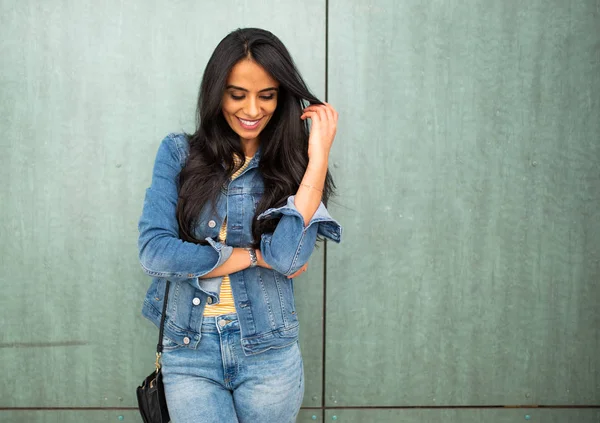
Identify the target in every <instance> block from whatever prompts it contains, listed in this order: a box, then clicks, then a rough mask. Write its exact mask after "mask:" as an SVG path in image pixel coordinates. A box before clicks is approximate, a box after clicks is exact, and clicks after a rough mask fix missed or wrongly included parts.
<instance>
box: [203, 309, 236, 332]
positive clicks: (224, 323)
mask: <svg viewBox="0 0 600 423" xmlns="http://www.w3.org/2000/svg"><path fill="white" fill-rule="evenodd" d="M239 328H240V323H239V321H238V316H237V314H236V313H231V314H223V315H222V316H204V317H203V318H202V328H201V330H200V331H201V332H204V333H208V332H213V333H218V332H223V331H224V330H239Z"/></svg>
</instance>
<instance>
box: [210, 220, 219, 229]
mask: <svg viewBox="0 0 600 423" xmlns="http://www.w3.org/2000/svg"><path fill="white" fill-rule="evenodd" d="M208 226H209V227H210V228H214V227H215V226H217V222H215V221H214V220H209V221H208Z"/></svg>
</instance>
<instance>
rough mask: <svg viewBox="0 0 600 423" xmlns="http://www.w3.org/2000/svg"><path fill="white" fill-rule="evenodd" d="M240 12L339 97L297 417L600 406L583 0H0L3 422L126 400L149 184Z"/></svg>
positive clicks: (528, 413) (141, 349)
mask: <svg viewBox="0 0 600 423" xmlns="http://www.w3.org/2000/svg"><path fill="white" fill-rule="evenodd" d="M245 26H257V27H262V28H266V29H269V30H271V31H272V32H274V33H275V34H277V35H278V36H279V37H280V38H281V39H282V41H283V42H284V43H285V44H286V45H287V46H288V48H289V50H290V51H291V53H292V55H293V56H294V58H295V59H296V61H297V64H298V66H299V68H300V70H301V72H302V73H303V75H304V76H305V79H306V80H307V82H308V84H309V86H310V87H311V88H312V90H313V91H314V92H315V93H316V94H317V95H318V96H319V97H321V98H323V99H327V100H328V101H329V102H330V103H332V104H333V105H334V106H335V107H336V108H337V109H338V111H339V113H340V123H339V130H338V136H337V138H336V142H335V144H334V147H333V153H332V159H331V170H332V172H333V175H334V178H335V180H336V182H337V186H338V196H337V197H336V198H335V199H334V201H333V202H332V204H331V205H330V210H331V212H332V214H333V215H334V216H335V217H336V218H337V219H338V220H339V221H340V222H341V223H342V224H343V226H344V231H345V232H344V240H343V243H342V244H340V245H325V246H323V247H321V248H319V249H318V250H317V252H316V253H315V256H314V257H313V258H312V259H311V265H310V268H309V271H308V272H307V273H306V274H305V275H303V276H302V277H301V278H298V279H297V281H296V292H297V302H298V312H299V314H300V316H301V321H302V322H301V324H302V336H301V343H302V349H303V354H304V361H305V371H306V394H305V399H304V408H303V410H302V412H301V414H300V416H299V418H298V421H299V422H309V421H314V420H317V421H333V420H337V421H339V422H347V423H359V422H360V423H362V422H380V423H386V422H390V423H391V422H410V423H413V422H414V423H417V422H457V423H458V422H461V423H463V422H466V423H475V422H481V421H488V422H494V423H505V422H506V423H508V422H518V421H522V420H525V419H528V420H531V421H538V422H542V421H543V422H545V423H548V422H556V423H565V422H578V423H597V422H598V421H600V353H599V351H600V306H599V304H600V283H599V282H600V1H598V0H530V1H527V2H524V1H519V0H505V1H501V2H498V1H492V0H432V1H429V2H423V1H420V0H385V1H384V0H381V1H374V0H372V1H371V0H366V1H365V0H360V1H359V0H328V1H326V0H305V1H302V2H296V1H291V0H286V1H281V0H266V1H262V2H248V1H214V0H204V1H193V2H192V1H169V2H167V1H160V0H157V1H154V2H145V1H128V2H124V1H117V0H106V1H102V2H93V1H91V0H83V1H75V0H64V1H58V0H48V1H44V2H42V1H34V0H19V1H16V0H12V1H8V0H0V57H1V62H0V63H1V69H2V72H1V73H0V132H1V133H2V137H1V138H0V163H1V165H0V178H1V181H2V183H1V184H0V205H1V207H0V263H1V266H0V283H1V286H2V295H1V296H0V327H1V330H0V369H1V370H2V375H3V383H2V384H0V421H2V422H82V421H85V422H92V423H94V422H106V421H114V422H118V421H126V422H140V421H141V419H140V418H139V417H138V414H137V410H136V409H135V407H136V403H135V395H134V392H135V387H136V386H137V384H138V383H139V382H140V381H141V380H142V379H143V377H144V376H146V374H147V373H148V372H149V371H150V370H151V368H152V365H153V360H154V353H153V349H154V347H155V342H156V336H157V331H156V329H155V328H154V327H153V326H152V325H151V324H150V323H149V322H147V321H146V320H145V319H143V318H142V316H141V314H140V308H141V304H142V300H143V296H144V293H145V290H146V289H147V287H148V285H149V282H150V279H149V278H147V277H146V276H145V275H144V274H143V273H142V271H141V269H140V266H139V263H138V259H137V249H136V241H137V220H138V217H139V215H140V212H141V207H142V201H143V196H144V190H145V188H146V187H147V186H148V185H149V182H150V174H151V167H152V162H153V159H154V155H155V153H156V149H157V148H158V145H159V142H160V140H161V139H162V138H163V136H164V135H165V134H167V133H168V132H176V131H181V130H185V131H192V130H193V128H194V109H195V102H196V96H197V90H198V86H199V83H200V78H201V75H202V72H203V70H204V66H205V65H206V62H207V60H208V57H209V55H210V54H211V53H212V50H213V48H214V47H215V46H216V44H217V43H218V41H219V40H220V39H221V38H223V37H224V36H225V35H226V34H227V33H228V32H229V31H231V30H233V29H235V28H238V27H245ZM457 406H462V407H465V408H456V407H457ZM512 406H519V407H518V408H506V407H512ZM538 406H545V407H538ZM566 406H569V407H570V408H567V407H566Z"/></svg>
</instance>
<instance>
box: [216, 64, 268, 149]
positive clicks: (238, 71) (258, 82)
mask: <svg viewBox="0 0 600 423" xmlns="http://www.w3.org/2000/svg"><path fill="white" fill-rule="evenodd" d="M278 88H279V83H278V82H277V81H275V80H274V79H273V78H272V77H271V75H269V74H268V73H267V72H266V71H265V70H264V68H262V67H261V66H260V65H258V64H257V63H256V62H254V61H253V60H251V59H243V60H241V61H239V62H238V63H236V65H235V66H234V67H233V68H232V69H231V72H230V73H229V77H228V78H227V84H226V88H225V92H224V93H223V116H224V117H225V120H226V121H227V123H229V126H231V129H233V130H234V132H235V133H236V134H238V135H239V136H240V141H241V142H242V147H243V148H244V150H245V152H246V155H253V154H254V153H255V152H256V150H257V149H258V142H259V141H258V135H259V134H260V133H261V131H262V130H263V129H264V128H265V126H267V123H268V122H269V120H271V117H272V116H273V113H274V112H275V108H276V107H277V91H278Z"/></svg>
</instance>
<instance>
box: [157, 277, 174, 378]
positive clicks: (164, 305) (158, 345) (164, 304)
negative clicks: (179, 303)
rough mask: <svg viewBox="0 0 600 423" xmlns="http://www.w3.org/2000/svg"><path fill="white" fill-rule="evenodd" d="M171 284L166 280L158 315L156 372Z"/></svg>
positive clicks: (161, 347)
mask: <svg viewBox="0 0 600 423" xmlns="http://www.w3.org/2000/svg"><path fill="white" fill-rule="evenodd" d="M170 284H171V282H170V281H167V284H166V285H165V296H164V299H163V308H162V314H161V316H160V329H159V331H158V344H156V363H155V364H156V372H157V373H158V371H159V370H160V356H161V354H162V351H163V342H162V340H163V332H164V329H165V317H167V301H168V300H169V285H170Z"/></svg>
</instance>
